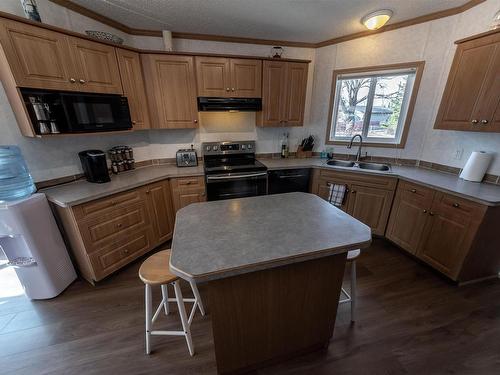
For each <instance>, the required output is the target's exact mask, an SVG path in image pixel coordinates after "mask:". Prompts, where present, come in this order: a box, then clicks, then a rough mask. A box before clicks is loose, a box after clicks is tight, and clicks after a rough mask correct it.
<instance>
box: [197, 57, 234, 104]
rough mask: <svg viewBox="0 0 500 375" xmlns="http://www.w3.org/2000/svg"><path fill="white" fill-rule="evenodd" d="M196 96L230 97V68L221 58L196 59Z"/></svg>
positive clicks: (227, 60) (227, 61) (224, 59)
mask: <svg viewBox="0 0 500 375" xmlns="http://www.w3.org/2000/svg"><path fill="white" fill-rule="evenodd" d="M196 80H197V82H198V96H212V97H230V96H231V67H230V63H229V59H226V58H223V57H196Z"/></svg>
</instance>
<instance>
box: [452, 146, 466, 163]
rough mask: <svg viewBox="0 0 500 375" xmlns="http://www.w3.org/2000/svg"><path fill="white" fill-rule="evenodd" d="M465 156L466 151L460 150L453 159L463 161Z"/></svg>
mask: <svg viewBox="0 0 500 375" xmlns="http://www.w3.org/2000/svg"><path fill="white" fill-rule="evenodd" d="M463 155H464V149H463V148H459V149H458V150H456V151H455V155H454V156H453V159H455V160H461V159H462V156H463Z"/></svg>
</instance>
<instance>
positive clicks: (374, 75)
mask: <svg viewBox="0 0 500 375" xmlns="http://www.w3.org/2000/svg"><path fill="white" fill-rule="evenodd" d="M423 65H424V63H423V62H416V63H408V64H397V65H391V66H381V67H374V68H359V69H346V70H342V71H334V72H333V85H332V98H331V100H332V102H331V103H330V117H329V120H328V121H329V124H328V130H327V138H326V139H327V141H326V143H327V144H344V143H346V142H348V141H349V140H350V139H351V138H352V137H353V136H354V135H356V134H360V135H361V136H362V137H363V140H364V142H365V143H367V144H373V145H378V146H386V147H404V144H405V141H406V135H407V133H408V126H409V123H410V121H411V115H412V112H413V106H414V103H415V99H416V96H417V91H418V84H419V82H420V78H421V75H422V69H423Z"/></svg>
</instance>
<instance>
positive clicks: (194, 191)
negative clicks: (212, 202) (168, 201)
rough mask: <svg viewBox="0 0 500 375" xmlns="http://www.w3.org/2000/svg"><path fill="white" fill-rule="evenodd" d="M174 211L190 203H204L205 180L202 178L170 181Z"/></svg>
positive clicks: (184, 178) (205, 198)
mask: <svg viewBox="0 0 500 375" xmlns="http://www.w3.org/2000/svg"><path fill="white" fill-rule="evenodd" d="M170 184H171V187H172V201H173V205H174V211H175V212H177V211H179V210H180V209H181V208H183V207H186V206H188V205H190V204H191V203H198V202H205V201H206V200H207V197H206V194H205V180H204V177H203V176H199V177H183V178H174V179H172V180H171V181H170Z"/></svg>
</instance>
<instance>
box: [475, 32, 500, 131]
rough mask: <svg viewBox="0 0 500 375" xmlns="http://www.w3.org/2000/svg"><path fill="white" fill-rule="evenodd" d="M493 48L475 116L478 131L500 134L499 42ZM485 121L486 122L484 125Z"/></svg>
mask: <svg viewBox="0 0 500 375" xmlns="http://www.w3.org/2000/svg"><path fill="white" fill-rule="evenodd" d="M499 39H500V37H499ZM495 46H496V49H495V54H494V56H493V59H492V64H491V69H490V71H489V73H488V75H487V76H486V79H485V87H484V90H483V93H482V96H481V97H479V98H478V102H479V103H483V105H482V106H480V108H479V110H478V113H477V114H476V115H475V117H477V118H478V119H480V124H481V126H480V130H481V131H485V132H500V41H499V42H497V43H496V44H495ZM485 120H486V121H488V122H487V123H485Z"/></svg>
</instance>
